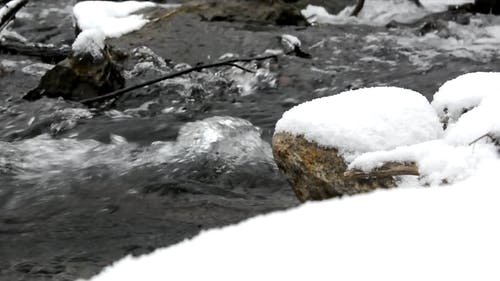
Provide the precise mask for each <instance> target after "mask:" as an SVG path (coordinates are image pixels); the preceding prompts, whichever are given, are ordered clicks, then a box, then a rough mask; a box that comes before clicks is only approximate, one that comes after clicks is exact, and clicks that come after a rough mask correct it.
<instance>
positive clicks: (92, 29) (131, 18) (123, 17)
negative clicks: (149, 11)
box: [73, 1, 156, 54]
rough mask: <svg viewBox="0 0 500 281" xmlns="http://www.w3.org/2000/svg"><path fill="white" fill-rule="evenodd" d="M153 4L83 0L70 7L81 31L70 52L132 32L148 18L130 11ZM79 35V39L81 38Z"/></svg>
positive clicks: (88, 47)
mask: <svg viewBox="0 0 500 281" xmlns="http://www.w3.org/2000/svg"><path fill="white" fill-rule="evenodd" d="M154 6H156V4H155V3H152V2H138V1H125V2H110V1H84V2H79V3H77V4H76V5H75V6H74V7H73V14H74V16H75V19H76V24H77V25H78V27H80V29H81V30H82V33H80V34H79V35H78V37H77V39H76V40H75V43H74V44H73V51H74V52H76V53H78V52H82V51H87V52H88V51H90V52H91V53H92V54H94V53H96V50H94V49H93V48H96V47H98V46H100V45H102V46H104V40H105V39H106V38H109V37H120V36H122V35H124V34H126V33H129V32H131V31H134V30H137V29H140V28H141V27H143V26H144V25H145V24H146V23H147V22H148V20H147V19H145V18H144V16H143V15H136V14H133V13H135V12H137V11H139V10H141V9H145V8H148V7H154ZM80 37H82V38H80Z"/></svg>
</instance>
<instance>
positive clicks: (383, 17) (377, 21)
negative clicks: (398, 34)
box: [302, 0, 474, 25]
mask: <svg viewBox="0 0 500 281" xmlns="http://www.w3.org/2000/svg"><path fill="white" fill-rule="evenodd" d="M471 2H474V1H473V0H421V3H422V5H423V6H424V7H423V8H422V7H417V6H416V5H415V4H414V3H412V2H411V1H409V0H366V2H365V5H364V7H363V9H362V10H361V12H360V13H359V15H358V16H357V17H351V16H350V15H351V13H352V11H353V10H354V6H348V7H346V8H345V9H344V10H342V11H341V12H340V13H339V14H338V15H332V14H329V13H328V12H327V11H326V9H325V8H323V7H320V6H314V5H308V6H307V7H306V8H305V9H304V10H302V14H303V15H304V17H306V18H308V19H309V21H310V22H315V23H326V24H368V25H385V24H387V23H389V22H390V21H392V20H395V21H398V22H412V21H415V20H417V19H419V18H422V17H424V16H426V15H428V14H431V13H433V12H440V11H445V10H446V9H447V6H449V5H459V4H464V3H471Z"/></svg>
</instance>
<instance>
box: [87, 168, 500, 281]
mask: <svg viewBox="0 0 500 281" xmlns="http://www.w3.org/2000/svg"><path fill="white" fill-rule="evenodd" d="M484 164H485V165H484V166H482V167H481V169H480V170H478V171H477V174H476V175H475V176H474V177H472V178H469V179H468V180H467V181H464V182H461V183H459V184H455V185H453V186H446V187H433V188H429V189H427V188H404V189H393V190H383V191H377V192H374V193H371V194H364V195H357V196H353V197H348V198H343V199H335V200H330V201H324V202H316V203H308V204H305V205H303V206H301V207H299V208H296V209H293V210H290V211H287V212H281V213H274V214H271V215H267V216H265V217H257V218H254V219H250V220H248V221H246V222H243V223H240V224H239V225H235V226H230V227H226V228H223V229H215V230H210V231H206V232H204V233H202V234H201V235H199V236H197V237H195V238H194V239H192V240H190V241H185V242H182V243H180V244H177V245H174V246H172V247H169V248H165V249H160V250H157V251H155V252H153V253H152V254H150V255H146V256H142V257H137V258H134V257H130V256H129V257H126V258H124V259H122V260H120V261H119V262H117V263H116V264H114V265H113V266H110V267H108V268H106V269H105V270H104V271H103V272H102V273H100V274H99V275H97V276H96V277H94V278H92V279H90V280H92V281H116V280H120V281H127V280H130V281H132V280H133V281H136V280H148V281H155V280H218V281H219V280H220V281H223V280H228V281H229V280H230V281H233V280H242V281H243V280H252V281H254V280H395V281H396V280H397V281H400V280H418V281H421V280H455V281H456V280H498V279H499V278H500V272H499V271H498V263H499V262H500V239H498V237H500V227H499V225H498V223H497V221H498V214H500V204H498V201H499V199H500V189H499V188H498V177H497V173H498V171H499V169H500V161H498V159H497V160H495V161H491V162H490V163H484Z"/></svg>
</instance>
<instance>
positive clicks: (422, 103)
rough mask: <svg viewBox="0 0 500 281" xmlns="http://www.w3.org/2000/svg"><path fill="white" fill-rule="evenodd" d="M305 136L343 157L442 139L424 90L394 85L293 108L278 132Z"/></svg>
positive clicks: (335, 96)
mask: <svg viewBox="0 0 500 281" xmlns="http://www.w3.org/2000/svg"><path fill="white" fill-rule="evenodd" d="M279 132H289V133H292V134H294V135H303V136H304V137H305V138H306V139H307V140H309V141H313V142H316V143H318V144H320V145H323V146H328V147H335V148H337V149H339V152H340V153H342V154H343V155H344V157H346V159H347V158H350V157H351V156H353V155H354V156H356V155H357V154H359V153H363V152H369V151H377V150H388V149H393V148H395V147H397V146H401V145H410V144H416V143H419V142H424V141H428V140H433V139H437V138H440V137H441V136H442V133H443V131H442V128H441V124H440V123H439V119H438V117H437V115H436V112H435V111H434V109H433V108H432V106H431V105H430V104H429V102H428V101H427V100H426V99H425V97H423V96H422V95H421V94H419V93H417V92H415V91H412V90H407V89H402V88H396V87H374V88H365V89H359V90H354V91H348V92H343V93H340V94H338V95H334V96H329V97H323V98H319V99H315V100H312V101H309V102H306V103H303V104H300V105H298V106H295V107H293V108H292V109H290V110H289V111H287V112H285V113H284V114H283V117H282V118H281V119H280V120H279V121H278V123H277V124H276V133H279Z"/></svg>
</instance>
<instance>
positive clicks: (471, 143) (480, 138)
mask: <svg viewBox="0 0 500 281" xmlns="http://www.w3.org/2000/svg"><path fill="white" fill-rule="evenodd" d="M486 137H488V138H490V139H492V140H493V139H494V138H493V137H492V136H491V135H490V133H486V134H484V135H482V136H480V137H479V138H477V139H475V140H473V141H471V142H470V143H469V145H473V144H475V143H476V142H478V141H480V140H482V139H484V138H486Z"/></svg>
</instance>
